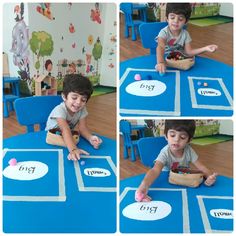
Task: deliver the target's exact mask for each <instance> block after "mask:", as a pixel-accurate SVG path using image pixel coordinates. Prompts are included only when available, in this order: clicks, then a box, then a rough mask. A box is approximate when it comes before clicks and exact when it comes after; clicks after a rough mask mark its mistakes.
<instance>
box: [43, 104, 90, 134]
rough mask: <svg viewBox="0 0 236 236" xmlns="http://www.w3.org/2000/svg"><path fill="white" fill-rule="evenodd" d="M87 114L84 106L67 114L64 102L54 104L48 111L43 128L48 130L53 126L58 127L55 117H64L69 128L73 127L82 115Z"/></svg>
mask: <svg viewBox="0 0 236 236" xmlns="http://www.w3.org/2000/svg"><path fill="white" fill-rule="evenodd" d="M87 115H88V112H87V109H86V107H84V108H83V109H82V110H81V111H79V112H77V113H75V114H74V115H73V116H71V115H70V114H69V112H68V111H67V108H66V105H65V103H64V102H62V103H61V104H59V105H58V106H56V107H55V108H54V109H53V110H52V112H51V113H50V115H49V117H48V120H47V124H46V128H45V130H50V129H53V128H58V124H57V120H56V119H57V118H62V119H65V120H66V121H67V123H68V125H69V127H70V129H71V130H72V129H74V127H75V126H76V125H77V123H78V122H79V121H80V120H81V119H82V118H84V117H86V116H87Z"/></svg>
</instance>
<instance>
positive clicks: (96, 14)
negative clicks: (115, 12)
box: [90, 3, 102, 24]
mask: <svg viewBox="0 0 236 236" xmlns="http://www.w3.org/2000/svg"><path fill="white" fill-rule="evenodd" d="M90 18H91V20H92V21H95V22H97V23H98V24H101V22H102V20H101V17H100V10H99V3H95V9H91V14H90Z"/></svg>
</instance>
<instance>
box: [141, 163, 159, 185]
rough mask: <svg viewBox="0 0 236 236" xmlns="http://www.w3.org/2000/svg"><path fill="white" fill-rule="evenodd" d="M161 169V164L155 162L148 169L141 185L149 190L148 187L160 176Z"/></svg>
mask: <svg viewBox="0 0 236 236" xmlns="http://www.w3.org/2000/svg"><path fill="white" fill-rule="evenodd" d="M162 168H163V164H162V163H161V162H159V161H156V163H155V165H154V166H153V168H152V169H150V170H149V171H148V172H147V174H146V175H145V177H144V179H143V181H142V183H141V185H145V186H146V187H147V188H149V187H150V185H151V184H152V183H153V182H154V180H155V179H156V178H158V176H159V175H160V173H161V170H162Z"/></svg>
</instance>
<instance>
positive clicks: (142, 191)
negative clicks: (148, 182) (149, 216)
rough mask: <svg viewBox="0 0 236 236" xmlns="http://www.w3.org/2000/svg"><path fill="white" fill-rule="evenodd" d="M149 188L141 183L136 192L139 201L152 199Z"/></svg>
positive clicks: (136, 198)
mask: <svg viewBox="0 0 236 236" xmlns="http://www.w3.org/2000/svg"><path fill="white" fill-rule="evenodd" d="M147 192H148V189H147V188H146V187H143V186H142V185H140V187H139V188H138V190H137V191H136V192H135V200H136V201H137V202H150V201H151V200H152V199H151V198H150V197H149V196H148V195H147Z"/></svg>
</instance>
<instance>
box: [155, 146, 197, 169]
mask: <svg viewBox="0 0 236 236" xmlns="http://www.w3.org/2000/svg"><path fill="white" fill-rule="evenodd" d="M197 159H198V155H197V154H196V152H195V151H194V150H193V149H192V147H191V146H190V145H189V144H187V145H186V147H185V148H184V153H183V156H182V157H180V158H179V157H178V158H176V157H174V156H173V154H172V153H171V151H170V148H169V145H166V146H165V147H164V148H162V150H161V152H160V153H159V155H158V157H157V159H156V160H155V161H160V162H161V163H162V164H163V165H164V166H165V167H167V168H168V169H169V170H170V169H171V167H172V165H173V163H175V162H178V163H179V165H178V166H179V167H180V166H181V167H187V168H188V167H189V164H190V163H194V162H195V161H196V160H197Z"/></svg>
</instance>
